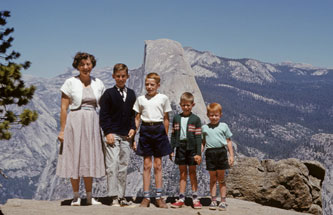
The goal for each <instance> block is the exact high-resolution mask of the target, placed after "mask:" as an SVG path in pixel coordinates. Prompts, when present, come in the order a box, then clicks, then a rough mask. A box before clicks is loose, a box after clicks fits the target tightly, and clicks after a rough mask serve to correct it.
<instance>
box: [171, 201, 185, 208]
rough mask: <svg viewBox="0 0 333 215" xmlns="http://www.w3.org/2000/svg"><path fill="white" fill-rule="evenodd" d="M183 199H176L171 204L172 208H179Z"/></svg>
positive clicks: (182, 203)
mask: <svg viewBox="0 0 333 215" xmlns="http://www.w3.org/2000/svg"><path fill="white" fill-rule="evenodd" d="M184 204H185V203H184V200H181V199H178V200H177V201H176V202H175V203H172V204H171V207H172V208H181V207H182V206H183V205H184Z"/></svg>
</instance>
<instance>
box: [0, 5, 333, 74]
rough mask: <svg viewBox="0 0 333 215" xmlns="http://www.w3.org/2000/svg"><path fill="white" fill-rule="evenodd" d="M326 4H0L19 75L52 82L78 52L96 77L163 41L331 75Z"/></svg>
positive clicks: (332, 40) (139, 58) (331, 20)
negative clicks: (23, 67)
mask: <svg viewBox="0 0 333 215" xmlns="http://www.w3.org/2000/svg"><path fill="white" fill-rule="evenodd" d="M332 9H333V1H331V0H320V1H315V0H278V1H273V0H271V1H270V0H228V1H227V0H206V1H203V0H141V1H139V0H131V1H130V0H119V1H114V0H94V1H92V0H89V1H88V0H0V10H9V11H10V12H11V17H10V18H8V19H7V22H8V23H7V25H6V27H14V29H15V31H14V33H13V34H12V36H13V37H14V42H13V43H12V49H13V50H15V51H18V52H20V53H21V57H20V58H19V59H18V60H17V61H18V62H24V61H26V60H29V61H31V62H32V65H31V67H30V68H29V69H28V70H27V71H23V74H28V75H33V76H38V77H46V78H51V77H55V76H57V75H60V74H63V73H65V72H66V71H67V70H68V69H72V66H71V65H72V61H73V57H74V55H75V53H76V52H78V51H84V52H89V53H91V54H93V55H94V56H95V57H96V58H97V65H96V69H101V68H105V67H113V65H114V64H116V63H125V64H127V65H128V67H129V69H136V68H139V67H140V66H141V65H142V63H143V55H144V41H145V40H156V39H161V38H168V39H171V40H175V41H177V42H179V43H181V44H182V46H183V47H192V48H194V49H196V50H198V51H209V52H211V53H212V54H214V55H217V56H220V57H225V58H235V59H239V58H252V59H256V60H260V61H263V62H268V63H280V62H286V61H290V62H294V63H306V64H311V65H313V66H317V67H324V68H333V13H332Z"/></svg>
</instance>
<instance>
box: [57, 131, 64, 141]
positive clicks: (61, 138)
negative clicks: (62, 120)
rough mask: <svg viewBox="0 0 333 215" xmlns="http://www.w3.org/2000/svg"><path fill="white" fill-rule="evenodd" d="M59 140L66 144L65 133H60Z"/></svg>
mask: <svg viewBox="0 0 333 215" xmlns="http://www.w3.org/2000/svg"><path fill="white" fill-rule="evenodd" d="M58 140H59V141H60V142H61V143H63V142H64V132H63V131H60V132H59V135H58Z"/></svg>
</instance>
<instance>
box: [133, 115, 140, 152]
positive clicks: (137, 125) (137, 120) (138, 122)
mask: <svg viewBox="0 0 333 215" xmlns="http://www.w3.org/2000/svg"><path fill="white" fill-rule="evenodd" d="M140 119H141V114H139V113H136V115H135V127H136V131H138V130H139V126H140ZM132 148H133V150H134V151H136V142H135V141H133V145H132Z"/></svg>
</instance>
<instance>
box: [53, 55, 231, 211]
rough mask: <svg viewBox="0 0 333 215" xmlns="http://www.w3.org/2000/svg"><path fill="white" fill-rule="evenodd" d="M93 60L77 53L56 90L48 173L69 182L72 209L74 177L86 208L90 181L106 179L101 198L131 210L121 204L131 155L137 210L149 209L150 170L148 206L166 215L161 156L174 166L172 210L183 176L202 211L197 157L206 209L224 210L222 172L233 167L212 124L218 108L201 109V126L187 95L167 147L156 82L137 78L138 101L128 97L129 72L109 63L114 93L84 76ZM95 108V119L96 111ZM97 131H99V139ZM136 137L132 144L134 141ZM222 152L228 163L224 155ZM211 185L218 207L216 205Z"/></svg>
mask: <svg viewBox="0 0 333 215" xmlns="http://www.w3.org/2000/svg"><path fill="white" fill-rule="evenodd" d="M95 65H96V59H95V57H94V56H93V55H91V54H89V53H83V52H78V53H77V54H76V55H75V57H74V61H73V67H74V68H75V69H77V70H78V71H79V75H77V76H75V77H71V78H69V79H67V80H66V81H65V83H64V84H63V85H62V87H61V93H62V95H61V111H60V132H59V135H58V140H59V141H60V142H61V144H62V153H61V154H60V155H59V157H58V163H57V171H56V174H57V175H58V176H60V177H63V178H70V181H71V184H72V188H73V193H74V197H73V200H72V202H71V205H72V206H79V205H81V198H80V194H79V184H80V178H81V177H82V178H83V181H84V185H85V190H86V199H87V204H88V205H99V204H101V202H99V201H98V200H97V199H95V198H93V197H92V182H93V178H100V177H102V176H105V175H106V177H107V190H108V193H107V195H108V196H110V197H112V198H113V203H112V205H113V206H122V207H131V206H134V205H135V204H134V203H133V202H131V201H127V200H126V198H125V190H126V178H127V167H128V165H129V162H130V154H131V150H134V151H135V153H136V154H137V155H138V156H142V157H143V200H142V202H141V204H140V205H139V206H140V207H149V205H150V201H151V197H152V196H151V192H150V181H151V180H150V177H151V170H152V168H153V171H154V177H155V185H156V193H155V194H154V197H155V199H156V206H157V207H160V208H168V204H166V203H165V200H164V199H163V198H162V192H163V189H162V187H163V186H162V185H163V183H162V157H163V156H169V158H170V159H171V160H172V161H174V162H175V163H176V164H177V165H178V166H179V172H180V181H179V198H178V200H177V201H176V202H174V203H171V204H170V206H171V207H172V208H180V207H182V206H184V204H185V190H186V181H187V175H189V177H190V182H191V188H192V200H193V208H195V209H200V208H202V205H201V203H200V199H199V198H198V182H197V177H196V166H197V165H200V163H201V161H202V153H203V152H204V153H205V157H206V168H207V170H208V171H209V175H210V194H211V204H210V206H209V209H212V210H216V209H219V210H226V206H227V204H226V181H225V170H226V169H228V168H230V166H232V165H233V162H234V155H233V149H232V142H231V136H232V133H231V131H230V129H229V127H228V125H227V124H226V123H222V122H220V119H221V117H222V106H221V105H220V104H218V103H211V104H209V105H208V106H207V116H208V118H209V121H210V122H209V123H208V124H206V125H201V120H200V118H199V117H198V116H197V115H195V114H194V113H192V108H193V107H194V105H195V102H194V96H193V95H192V93H189V92H184V93H183V94H182V95H180V103H179V105H180V107H181V109H182V113H180V114H176V115H174V117H173V119H172V132H171V138H170V142H169V138H168V129H169V112H171V111H172V109H171V105H170V101H169V99H168V97H167V95H164V94H162V93H159V92H158V88H159V87H160V81H161V80H160V76H159V75H158V74H157V73H149V74H148V75H147V76H146V77H145V89H146V94H145V95H141V96H138V97H136V95H135V92H134V91H133V90H132V89H130V88H128V87H127V86H126V81H127V80H128V78H129V77H130V76H129V73H128V68H127V66H126V65H125V64H121V63H120V64H116V65H115V66H114V68H113V74H112V77H113V79H114V80H115V86H113V87H111V88H108V89H105V87H104V84H103V82H102V81H101V80H100V79H98V78H95V77H93V76H91V75H90V74H91V71H92V69H93V68H94V67H95ZM97 109H99V113H98V112H97ZM101 130H102V132H101ZM137 132H139V139H138V141H137V142H136V141H135V140H134V137H135V135H136V133H137ZM228 152H229V156H228ZM217 183H218V184H219V192H220V195H221V201H219V202H218V201H217V197H216V196H217V195H216V194H217Z"/></svg>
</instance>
